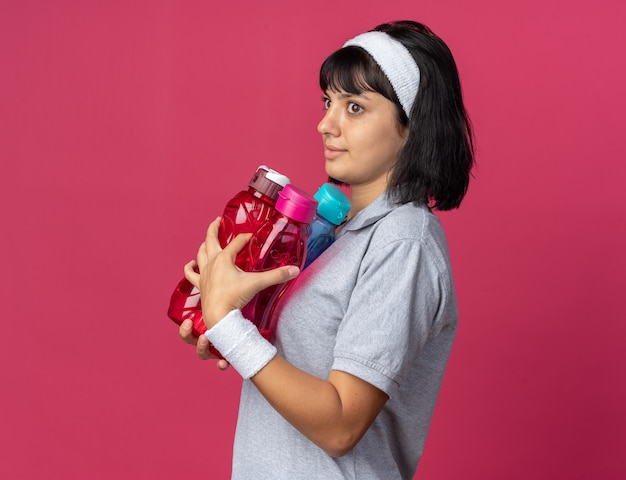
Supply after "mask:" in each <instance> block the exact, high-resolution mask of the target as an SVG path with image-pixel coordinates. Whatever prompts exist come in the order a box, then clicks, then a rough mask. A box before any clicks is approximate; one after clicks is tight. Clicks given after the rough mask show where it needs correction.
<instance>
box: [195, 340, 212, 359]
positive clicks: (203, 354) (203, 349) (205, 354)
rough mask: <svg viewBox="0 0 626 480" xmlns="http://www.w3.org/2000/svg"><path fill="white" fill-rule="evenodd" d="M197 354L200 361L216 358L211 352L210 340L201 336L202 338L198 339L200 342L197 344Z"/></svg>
mask: <svg viewBox="0 0 626 480" xmlns="http://www.w3.org/2000/svg"><path fill="white" fill-rule="evenodd" d="M196 354H197V355H198V358H199V359H200V360H208V359H209V358H214V357H213V355H211V353H210V352H209V339H208V338H206V336H205V335H200V337H198V342H197V343H196Z"/></svg>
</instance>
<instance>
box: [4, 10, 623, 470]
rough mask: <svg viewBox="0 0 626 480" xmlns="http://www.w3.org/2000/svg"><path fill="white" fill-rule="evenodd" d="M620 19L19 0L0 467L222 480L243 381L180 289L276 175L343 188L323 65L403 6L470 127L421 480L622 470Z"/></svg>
mask: <svg viewBox="0 0 626 480" xmlns="http://www.w3.org/2000/svg"><path fill="white" fill-rule="evenodd" d="M296 5H297V7H296ZM625 5H626V3H625V2H623V1H617V0H615V1H609V0H606V1H602V0H588V1H572V0H569V1H565V0H552V1H550V0H526V1H524V2H502V1H497V0H482V1H481V0H475V1H471V0H437V1H435V0H432V1H421V2H409V1H400V0H387V1H385V2H379V1H368V0H363V1H360V2H345V3H342V2H337V1H333V2H328V1H317V2H310V4H308V5H302V4H300V3H296V2H293V1H287V0H284V1H274V2H253V1H249V2H244V1H241V0H232V1H230V2H220V3H218V2H205V1H200V0H198V1H179V0H160V1H150V0H141V1H134V2H125V1H120V0H115V1H107V2H96V1H83V0H76V1H69V0H65V1H62V0H59V1H56V2H46V1H43V0H42V1H35V0H23V1H10V0H5V1H2V2H0V54H1V57H0V61H1V65H0V158H1V162H2V163H1V165H2V171H1V173H0V175H1V177H0V178H1V184H0V187H1V188H0V195H1V197H0V205H1V207H0V209H1V212H2V225H3V232H2V249H1V255H2V258H1V261H2V267H3V268H2V270H3V273H2V289H1V290H0V291H1V294H2V309H3V312H4V315H3V317H4V318H3V320H4V322H3V323H4V329H3V333H2V335H0V375H1V380H2V384H3V393H2V409H1V413H0V452H1V453H0V458H1V459H0V478H7V479H43V478H50V479H56V478H59V479H61V478H62V479H92V480H94V479H95V480H99V479H111V478H116V479H130V478H150V479H172V478H210V479H223V478H227V477H228V475H229V472H230V451H231V442H232V437H233V431H234V427H235V417H236V408H237V400H238V391H239V387H240V380H239V378H238V377H237V375H236V374H235V372H233V371H228V372H226V373H220V372H218V371H217V370H216V369H215V368H214V365H213V364H212V363H209V362H200V361H198V360H196V358H195V355H194V352H193V351H192V350H191V349H190V348H189V347H187V346H186V345H184V344H183V343H182V342H180V341H179V340H178V338H177V333H176V328H175V326H174V324H173V323H171V322H170V321H169V320H168V319H167V317H166V316H165V311H166V307H167V303H168V300H169V295H170V293H171V290H172V288H173V287H174V285H175V283H176V282H177V281H178V279H179V278H180V276H181V274H182V265H183V264H184V263H185V262H186V261H187V260H189V259H191V258H192V257H193V255H194V254H195V251H196V249H197V246H198V244H199V243H200V241H201V239H202V236H203V233H204V230H205V227H206V225H207V223H208V221H209V220H210V219H212V218H213V217H215V216H216V215H218V214H219V213H220V212H221V209H222V207H223V205H224V203H225V202H226V200H227V199H228V198H229V197H230V196H231V195H232V194H233V193H235V192H236V191H238V190H240V189H241V188H242V187H243V186H244V185H245V183H246V182H247V180H248V178H249V176H250V174H251V172H252V171H253V170H254V169H255V167H256V166H257V165H258V164H260V163H267V164H269V165H271V166H272V167H274V168H276V169H278V170H280V171H282V172H283V173H286V174H287V175H289V176H290V177H291V178H292V181H293V183H295V184H297V185H299V186H301V187H303V188H305V189H307V190H309V191H310V192H312V193H313V192H314V191H315V189H316V188H317V186H318V185H319V184H320V183H321V182H323V181H324V178H325V177H324V172H323V159H322V151H321V147H320V140H319V138H318V134H317V133H316V131H315V125H316V123H317V121H318V119H319V118H320V116H321V102H320V101H319V96H320V92H318V88H317V85H316V81H317V80H316V75H317V70H318V67H319V64H320V63H321V61H322V60H323V58H324V57H325V55H327V54H328V53H330V52H331V51H332V50H334V49H335V48H337V47H339V46H340V45H341V44H342V42H343V41H344V40H345V39H347V37H349V36H351V35H354V34H357V33H360V32H361V31H363V30H365V29H368V28H371V27H373V26H375V25H376V24H377V23H381V22H383V21H388V20H393V19H399V18H413V19H417V20H421V21H423V22H425V23H426V24H428V25H430V26H431V27H432V28H433V29H434V30H435V31H436V32H437V33H439V34H440V35H441V36H442V37H443V38H444V39H446V41H447V42H448V44H449V45H450V47H451V48H452V50H453V52H454V53H455V56H456V58H457V61H458V65H459V68H460V71H461V75H462V80H463V87H464V91H465V96H466V101H467V106H468V108H469V110H470V112H471V115H472V118H473V121H474V124H475V128H476V133H477V139H478V143H477V147H478V148H477V153H478V168H477V169H476V172H475V179H474V181H473V184H472V185H471V187H470V192H469V195H468V197H467V200H466V203H465V204H464V206H463V207H462V208H461V210H460V211H458V212H452V213H446V214H445V215H442V218H443V221H444V224H445V226H446V228H447V232H448V236H449V240H450V246H451V252H452V260H453V266H454V269H455V278H456V282H457V288H458V293H459V301H460V313H461V324H460V330H459V335H458V341H457V343H456V344H455V347H454V350H453V354H452V358H451V363H450V366H449V370H448V374H447V376H446V379H445V381H444V385H443V389H442V393H441V399H440V402H439V404H438V406H437V409H436V411H435V416H434V420H433V424H432V429H431V434H430V437H429V440H428V442H427V445H426V451H425V455H424V458H423V461H422V464H421V466H420V471H419V474H418V478H428V479H460V478H462V479H519V480H526V479H530V478H532V479H555V478H567V479H589V478H594V479H595V478H601V479H622V478H626V462H625V456H624V451H625V450H626V416H625V409H624V405H626V382H625V381H624V377H625V373H626V372H625V370H626V369H625V367H626V356H625V353H624V352H625V349H624V341H625V340H626V327H625V326H624V325H625V320H626V308H625V306H624V297H623V295H624V293H623V289H624V286H625V285H626V278H625V272H626V261H625V260H626V259H625V255H624V245H625V240H626V232H625V229H626V218H625V217H626V195H625V194H624V191H625V189H624V186H623V184H624V182H625V181H626V166H625V164H626V162H625V160H626V155H625V154H626V147H625V145H626V144H625V142H624V132H623V131H624V127H625V126H626V124H625V122H624V112H625V111H626V95H625V94H624V85H625V83H626V73H625V62H624V47H625V45H626V38H625V35H624V26H623V25H624V21H625V20H626V8H625ZM391 281H392V279H390V282H391Z"/></svg>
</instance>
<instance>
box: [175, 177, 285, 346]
mask: <svg viewBox="0 0 626 480" xmlns="http://www.w3.org/2000/svg"><path fill="white" fill-rule="evenodd" d="M288 183H289V179H288V178H287V177H285V176H284V175H281V174H280V173H278V172H276V171H275V170H272V169H270V168H268V167H266V166H265V165H261V166H260V167H259V168H258V169H257V171H256V173H255V174H254V176H253V177H252V179H251V180H250V182H249V183H248V189H247V190H243V191H241V192H239V193H238V194H237V195H235V196H234V197H233V198H232V199H231V200H230V201H229V202H228V203H227V204H226V207H225V208H224V213H223V214H222V220H221V222H220V227H219V233H218V238H219V242H220V244H221V246H222V248H224V247H225V246H226V245H227V244H228V243H229V242H230V241H231V240H232V239H233V238H234V237H235V236H237V235H238V234H240V233H253V232H254V231H255V230H256V229H257V228H258V226H259V225H261V224H262V223H263V222H264V221H266V220H267V219H268V218H270V217H272V216H273V215H274V213H275V210H274V206H275V204H276V200H277V199H278V192H279V191H280V190H282V188H283V187H284V186H285V185H287V184H288ZM196 271H197V270H196ZM167 315H168V316H169V317H170V318H171V319H172V320H173V321H174V322H176V323H177V324H179V325H180V324H181V323H182V322H183V321H184V320H187V319H190V320H191V321H192V322H193V335H195V336H196V337H199V336H200V335H202V334H203V333H204V332H206V326H205V325H204V321H203V320H202V305H201V303H200V291H199V290H198V289H197V288H195V287H194V286H193V285H192V284H191V283H189V281H188V280H187V279H186V278H183V279H182V280H181V281H180V282H179V284H178V285H177V286H176V289H175V290H174V292H173V293H172V297H171V299H170V305H169V308H168V310H167ZM211 351H212V352H213V353H214V354H215V353H217V351H215V350H214V349H211Z"/></svg>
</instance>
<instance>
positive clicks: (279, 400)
mask: <svg viewBox="0 0 626 480" xmlns="http://www.w3.org/2000/svg"><path fill="white" fill-rule="evenodd" d="M342 375H348V374H345V373H344V374H342ZM336 377H338V375H337V374H336V373H334V372H333V373H331V376H330V377H329V380H323V379H320V378H318V377H315V376H313V375H310V374H308V373H306V372H303V371H302V370H299V369H298V368H296V367H294V366H293V365H291V364H290V363H288V362H287V361H286V360H285V359H284V358H282V357H280V356H278V355H277V356H275V357H274V358H273V359H272V360H271V361H270V362H269V363H268V364H267V365H266V366H265V367H264V368H263V369H262V370H261V371H260V372H259V373H258V374H256V375H255V376H254V377H252V382H253V383H254V385H255V386H256V387H257V388H258V390H259V391H260V392H261V394H262V395H263V396H264V397H265V399H266V400H267V401H268V402H269V403H270V404H271V405H272V406H273V407H274V409H275V410H276V411H277V412H278V413H280V414H281V415H282V416H283V417H284V418H285V420H287V421H288V422H289V423H290V424H291V425H293V426H294V427H295V428H296V429H297V430H299V431H300V432H301V433H302V434H303V435H304V436H306V437H307V438H308V439H309V440H311V441H312V442H313V443H315V444H316V445H317V446H319V447H320V448H321V449H323V450H324V451H325V452H327V453H328V454H329V455H331V456H333V457H337V456H341V455H344V454H345V453H347V452H348V451H349V450H351V449H352V447H353V446H354V445H356V443H357V442H358V441H359V440H360V439H361V437H362V436H363V434H364V433H365V432H366V430H367V428H368V427H369V426H370V425H371V423H372V421H373V420H374V418H375V417H376V415H377V414H378V412H379V410H380V408H382V405H384V400H386V396H385V397H384V400H383V401H382V403H381V404H380V408H378V406H377V405H376V406H374V409H373V410H372V405H368V403H371V402H368V400H367V399H366V398H364V397H362V398H358V394H357V393H356V392H355V393H353V394H352V395H351V397H352V398H345V397H348V395H347V394H346V393H347V391H346V392H345V393H344V395H343V396H342V392H341V387H340V388H339V389H338V387H337V385H335V383H333V380H335V381H336V380H337V378H336ZM339 377H341V375H339ZM352 378H354V377H352ZM355 380H357V381H359V380H358V379H355ZM338 383H339V385H341V382H338ZM346 390H347V389H346ZM381 393H382V392H381ZM383 395H384V394H383ZM359 403H361V405H360V406H359Z"/></svg>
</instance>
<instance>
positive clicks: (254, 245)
mask: <svg viewBox="0 0 626 480" xmlns="http://www.w3.org/2000/svg"><path fill="white" fill-rule="evenodd" d="M278 196H279V198H278V201H277V202H276V213H275V214H274V216H273V217H272V218H270V219H269V220H267V221H265V222H264V223H262V224H261V226H259V228H258V229H257V230H256V232H255V233H254V234H253V236H252V237H251V238H250V241H249V242H248V244H247V245H246V247H244V249H243V250H242V251H241V252H240V253H239V255H238V256H237V260H236V263H237V265H238V266H239V268H241V269H243V270H246V271H248V272H264V271H266V270H271V269H274V268H277V267H282V266H285V265H295V266H297V267H298V268H302V267H303V266H304V262H305V260H306V250H307V243H308V239H309V234H310V224H311V221H312V220H313V216H314V215H315V211H316V209H317V200H315V198H314V197H312V196H310V195H309V194H307V193H306V192H304V191H302V190H299V189H297V188H296V187H294V186H293V185H287V186H285V188H284V189H283V190H281V191H280V193H279V194H278ZM290 284H291V281H289V282H285V283H281V284H279V285H272V286H271V287H268V288H266V289H264V290H262V291H260V292H259V293H257V294H256V295H255V296H254V297H253V298H252V300H251V301H250V302H249V303H248V304H247V305H246V306H245V307H244V308H242V310H241V311H242V313H243V315H244V316H245V317H246V318H247V319H248V320H250V321H251V322H252V323H254V324H255V325H256V326H257V328H258V329H259V331H260V332H261V335H263V336H264V337H265V338H267V339H268V340H269V341H273V339H274V336H275V333H276V322H275V319H274V318H273V313H274V311H275V309H276V305H277V303H278V301H279V300H280V298H281V297H282V295H283V293H284V292H285V290H286V289H287V288H288V287H289V285H290Z"/></svg>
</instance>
